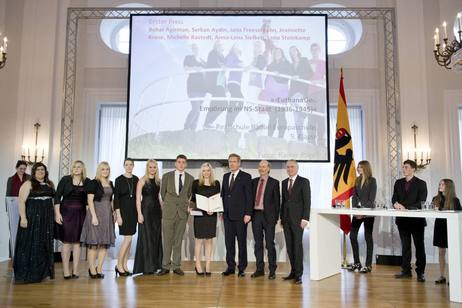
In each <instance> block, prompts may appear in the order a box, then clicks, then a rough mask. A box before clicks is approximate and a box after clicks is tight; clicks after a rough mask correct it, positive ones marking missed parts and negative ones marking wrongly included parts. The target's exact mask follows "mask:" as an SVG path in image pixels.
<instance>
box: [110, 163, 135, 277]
mask: <svg viewBox="0 0 462 308" xmlns="http://www.w3.org/2000/svg"><path fill="white" fill-rule="evenodd" d="M134 166H135V162H134V160H133V159H131V158H127V159H125V161H124V169H125V173H124V174H122V175H120V176H119V177H118V178H117V179H116V180H115V186H114V210H115V212H116V215H117V224H118V225H119V234H120V235H123V237H124V239H123V242H122V245H121V246H120V250H119V255H118V258H117V265H116V267H115V273H116V276H117V275H120V276H128V275H131V273H130V271H129V270H128V265H127V262H128V256H129V255H130V247H131V245H132V237H133V235H134V234H135V233H136V221H137V216H138V215H137V213H136V185H137V184H138V177H137V176H136V175H133V174H132V172H133V167H134Z"/></svg>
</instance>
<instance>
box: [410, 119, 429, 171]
mask: <svg viewBox="0 0 462 308" xmlns="http://www.w3.org/2000/svg"><path fill="white" fill-rule="evenodd" d="M411 128H412V130H413V133H414V149H413V150H412V151H411V152H410V151H408V152H407V159H412V157H411V158H410V155H411V154H412V152H414V161H415V162H416V164H417V169H425V167H427V166H428V165H430V162H431V160H432V159H431V156H430V154H431V150H430V149H428V150H422V149H420V150H419V149H418V148H417V130H418V128H419V127H418V126H417V125H415V124H414V125H412V126H411ZM419 154H420V159H419Z"/></svg>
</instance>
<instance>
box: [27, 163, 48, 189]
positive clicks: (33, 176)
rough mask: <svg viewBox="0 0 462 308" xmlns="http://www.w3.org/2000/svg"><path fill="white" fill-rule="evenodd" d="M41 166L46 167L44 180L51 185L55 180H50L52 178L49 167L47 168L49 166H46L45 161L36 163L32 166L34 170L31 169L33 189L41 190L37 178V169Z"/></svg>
mask: <svg viewBox="0 0 462 308" xmlns="http://www.w3.org/2000/svg"><path fill="white" fill-rule="evenodd" d="M40 167H43V168H44V169H45V177H44V179H43V182H44V183H46V184H48V185H49V186H51V187H53V186H54V185H53V182H51V181H50V179H49V178H48V169H47V166H45V164H43V163H35V164H34V165H33V166H32V170H31V178H30V182H31V186H32V189H31V191H38V190H40V182H39V181H38V180H37V177H36V172H37V169H38V168H40Z"/></svg>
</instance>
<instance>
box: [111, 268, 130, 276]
mask: <svg viewBox="0 0 462 308" xmlns="http://www.w3.org/2000/svg"><path fill="white" fill-rule="evenodd" d="M114 270H115V275H116V277H117V275H119V276H122V277H126V276H128V273H127V272H121V271H119V269H118V268H117V265H116V266H115V267H114Z"/></svg>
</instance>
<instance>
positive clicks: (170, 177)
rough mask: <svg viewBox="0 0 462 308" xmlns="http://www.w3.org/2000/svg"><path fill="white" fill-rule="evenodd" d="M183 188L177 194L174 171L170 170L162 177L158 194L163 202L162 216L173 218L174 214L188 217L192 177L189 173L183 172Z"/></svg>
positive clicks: (183, 217)
mask: <svg viewBox="0 0 462 308" xmlns="http://www.w3.org/2000/svg"><path fill="white" fill-rule="evenodd" d="M184 175H185V176H184V181H183V183H184V184H183V188H182V190H181V192H180V194H179V195H178V194H177V193H176V189H175V171H170V172H168V173H166V174H164V176H163V177H162V182H161V185H160V195H161V197H162V200H163V202H164V206H163V208H162V217H163V218H167V219H174V218H175V216H176V214H177V213H178V216H180V218H182V219H185V218H187V217H188V207H189V200H191V189H192V183H193V181H194V178H193V177H192V175H190V174H189V173H187V172H185V173H184Z"/></svg>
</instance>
